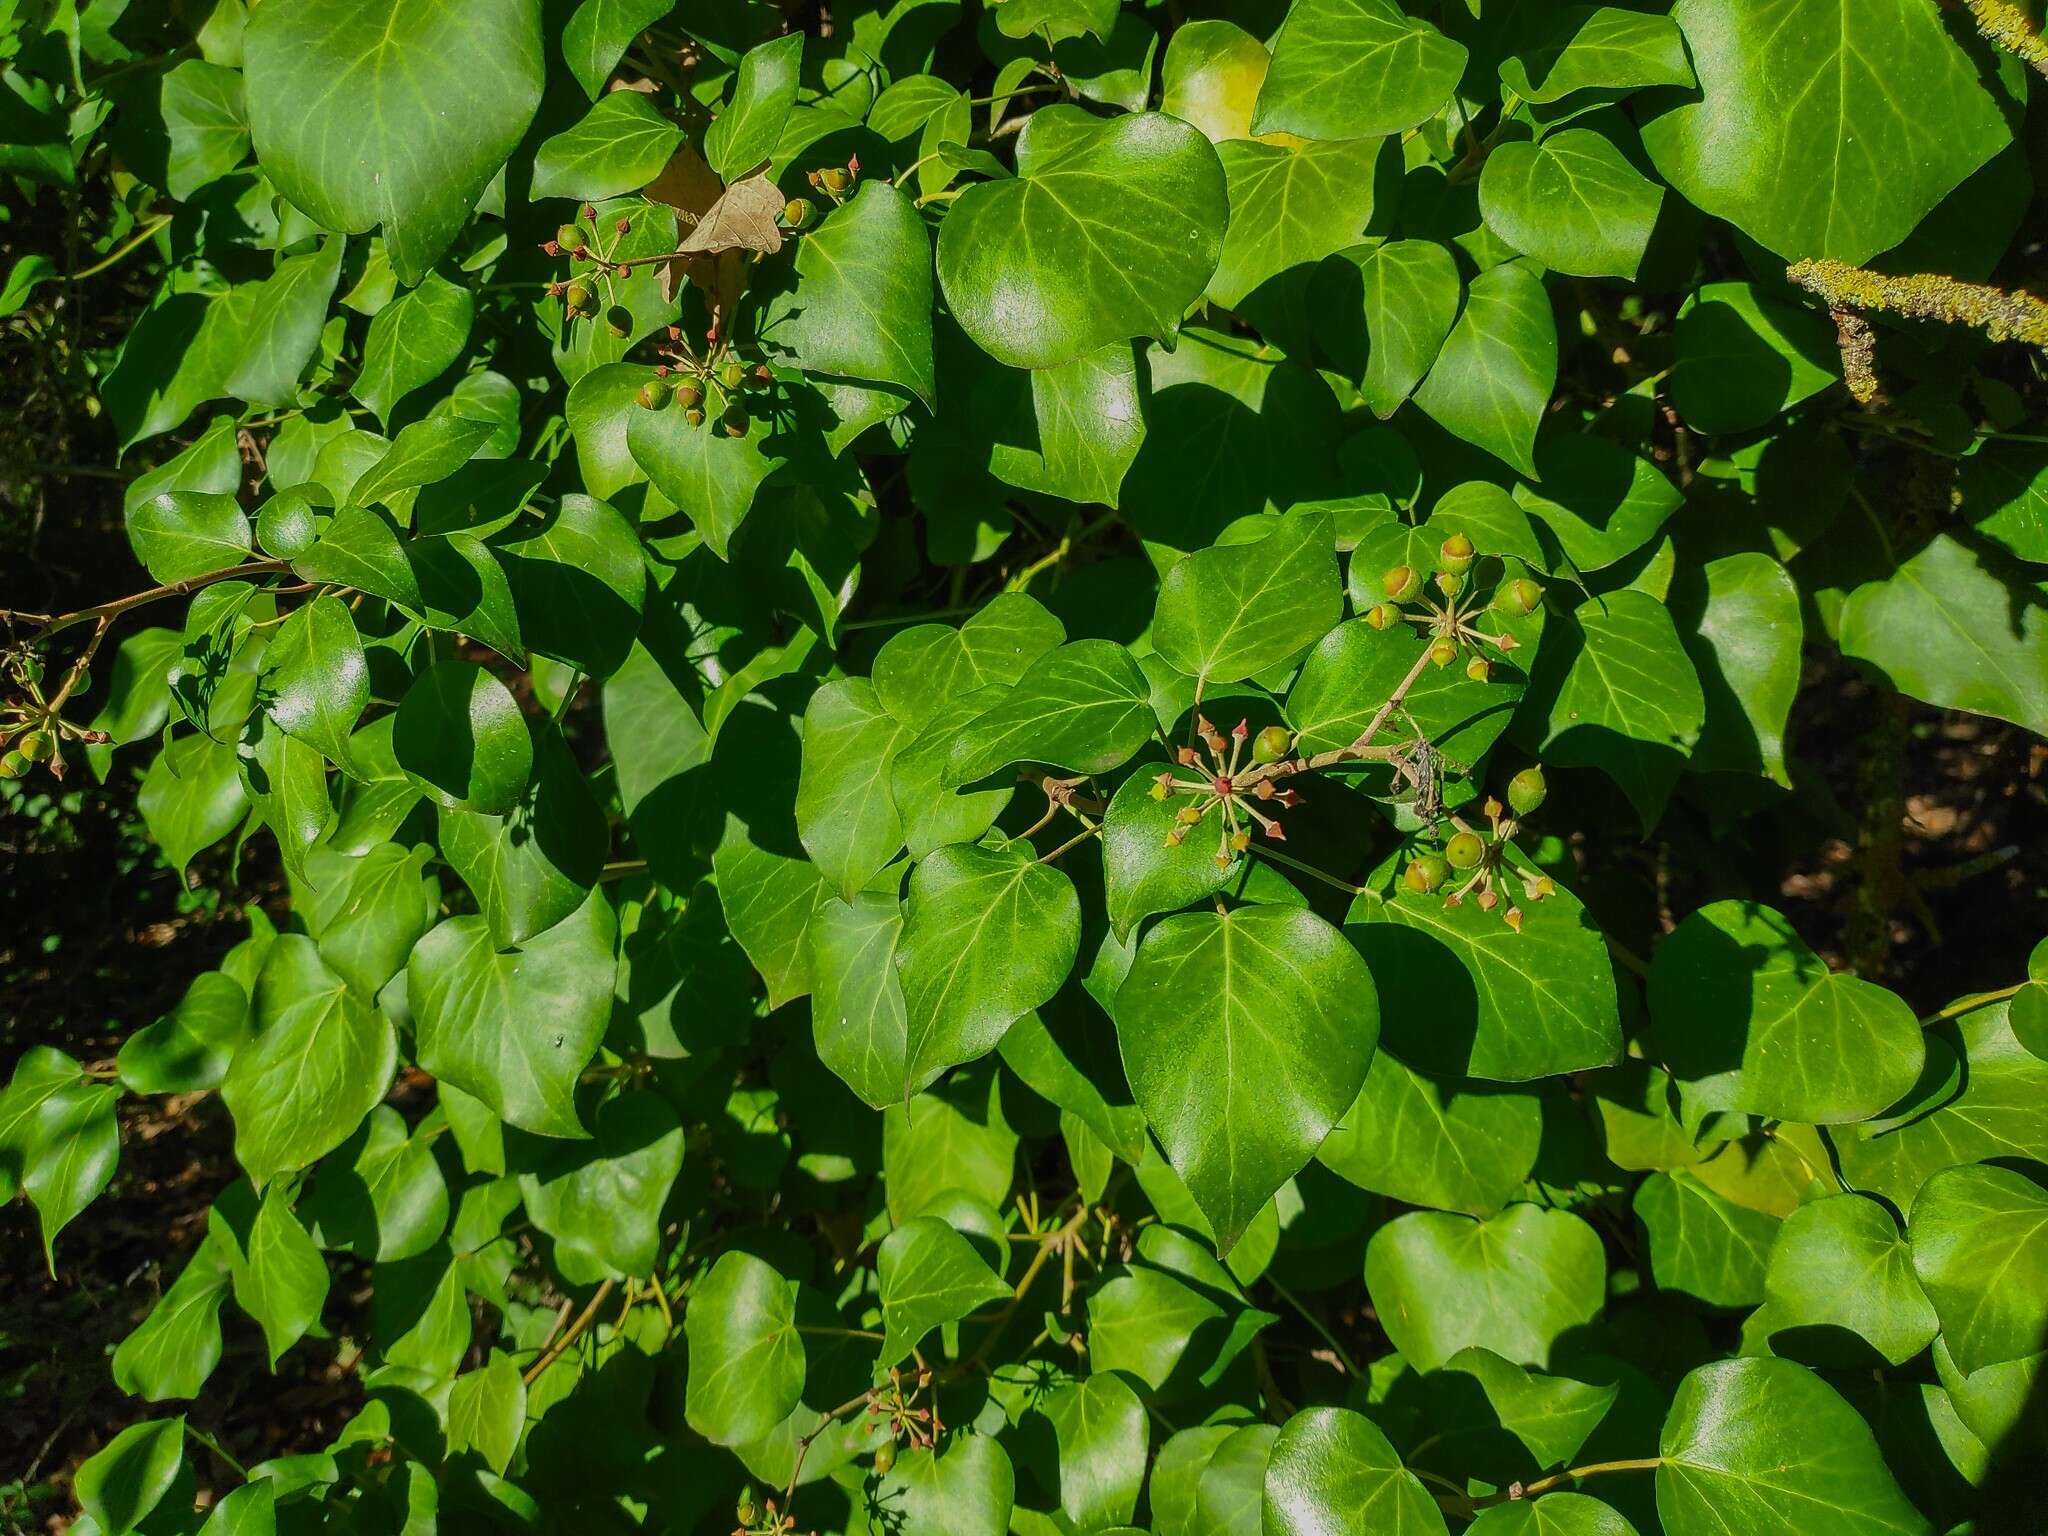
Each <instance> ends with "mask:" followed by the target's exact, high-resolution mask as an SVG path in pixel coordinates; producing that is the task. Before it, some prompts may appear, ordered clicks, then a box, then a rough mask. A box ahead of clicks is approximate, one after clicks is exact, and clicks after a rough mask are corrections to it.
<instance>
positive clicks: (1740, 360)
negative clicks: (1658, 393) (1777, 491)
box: [1671, 283, 1842, 433]
mask: <svg viewBox="0 0 2048 1536" xmlns="http://www.w3.org/2000/svg"><path fill="white" fill-rule="evenodd" d="M1677 341H1678V356H1677V360H1676V362H1675V363H1674V364H1673V366H1672V370H1671V403H1672V405H1673V406H1674V407H1675V408H1676V409H1677V411H1678V414H1679V415H1681V416H1683V417H1684V418H1685V423H1686V425H1687V426H1689V427H1691V428H1692V429H1693V430H1694V431H1695V432H1707V433H1718V432H1744V431H1747V430H1749V429H1750V428H1751V427H1760V426H1762V425H1764V423H1766V422H1768V421H1770V420H1772V419H1774V418H1775V417H1776V416H1777V415H1778V414H1779V413H1780V412H1782V411H1786V410H1790V409H1791V408H1792V407H1793V406H1795V405H1797V404H1799V402H1800V401H1802V400H1806V399H1809V398H1811V397H1812V396H1814V395H1816V394H1818V393H1819V392H1820V391H1821V390H1823V389H1826V388H1827V387H1828V386H1829V385H1830V384H1833V383H1834V382H1835V381H1836V380H1837V379H1838V378H1840V377H1841V370H1842V365H1841V355H1840V353H1839V352H1837V351H1836V349H1835V332H1834V327H1833V326H1831V325H1829V324H1828V321H1827V317H1826V316H1825V315H1821V314H1816V313H1815V312H1814V311H1812V310H1810V309H1804V308H1801V307H1800V306H1799V305H1797V304H1788V303H1785V302H1784V301H1783V300H1780V299H1774V298H1771V297H1769V296H1767V295H1766V294H1765V293H1764V292H1763V291H1762V290H1761V289H1759V288H1757V287H1756V286H1754V285H1753V284H1750V283H1706V284H1704V285H1702V286H1701V287H1700V288H1699V289H1698V290H1696V291H1695V292H1694V293H1693V295H1692V296H1691V297H1690V298H1688V299H1687V300H1686V301H1685V303H1684V305H1683V306H1682V307H1681V308H1680V310H1679V312H1678V326H1677Z"/></svg>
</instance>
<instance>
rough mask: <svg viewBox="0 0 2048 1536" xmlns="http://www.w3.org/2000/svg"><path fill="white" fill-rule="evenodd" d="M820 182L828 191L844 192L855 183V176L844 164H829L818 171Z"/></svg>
mask: <svg viewBox="0 0 2048 1536" xmlns="http://www.w3.org/2000/svg"><path fill="white" fill-rule="evenodd" d="M818 182H819V184H820V185H821V186H823V187H824V189H825V190H826V191H827V192H844V191H845V190H846V189H847V188H848V187H850V186H852V185H853V177H852V176H850V175H848V174H847V170H846V167H845V166H843V165H828V166H826V167H825V168H824V169H823V170H822V171H820V172H818Z"/></svg>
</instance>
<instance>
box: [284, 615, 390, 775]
mask: <svg viewBox="0 0 2048 1536" xmlns="http://www.w3.org/2000/svg"><path fill="white" fill-rule="evenodd" d="M264 661H265V663H266V665H267V668H268V671H267V677H266V681H267V683H268V685H269V688H270V702H269V705H268V708H269V711H270V718H271V719H272V720H274V721H276V722H277V726H278V729H279V730H281V731H283V732H284V733H285V734H286V735H288V736H293V737H296V738H297V739H298V740H300V741H303V742H304V743H305V744H306V745H307V746H309V747H312V748H313V749H314V750H315V751H317V752H318V753H319V754H320V755H321V756H322V757H324V758H327V759H329V760H330V761H332V762H334V763H337V764H340V765H342V766H344V767H347V766H348V765H349V764H350V761H351V759H350V757H349V737H350V736H351V735H352V734H353V733H354V731H355V728H356V721H357V720H358V719H360V718H361V716H362V713H363V711H364V709H366V708H367V707H368V706H369V702H370V669H369V664H368V663H367V662H366V661H365V660H364V658H363V646H362V641H361V640H360V639H358V638H357V635H356V621H355V619H354V617H353V616H352V615H351V614H350V613H349V611H348V605H347V604H345V603H344V602H342V600H341V599H340V598H338V597H335V596H332V595H331V594H325V593H323V594H322V595H321V596H319V597H316V598H314V599H313V601H311V602H310V603H307V604H306V605H305V606H304V607H302V608H297V609H294V610H293V611H292V613H291V616H290V617H288V618H287V619H286V620H285V621H284V623H283V624H281V625H279V626H278V631H277V637H276V638H275V639H274V640H272V641H271V642H270V649H269V650H268V651H267V652H266V653H265V654H264Z"/></svg>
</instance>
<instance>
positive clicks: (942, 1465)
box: [875, 0, 1064, 1536]
mask: <svg viewBox="0 0 2048 1536" xmlns="http://www.w3.org/2000/svg"><path fill="white" fill-rule="evenodd" d="M1024 3H1026V0H1004V5H1003V8H1004V9H1005V10H1007V9H1010V8H1011V7H1016V6H1021V5H1022V4H1024ZM1056 3H1064V0H1056ZM999 14H1000V13H999ZM1016 1488H1017V1474H1016V1470H1015V1469H1014V1468H1013V1467H1012V1466H1011V1465H1010V1456H1009V1453H1008V1452H1007V1451H1005V1450H1004V1449H1003V1447H1002V1443H1001V1442H1000V1441H998V1440H997V1439H996V1438H995V1437H994V1436H993V1435H949V1436H947V1437H946V1449H945V1452H944V1454H940V1453H939V1452H937V1451H932V1450H921V1451H918V1450H912V1451H904V1452H902V1453H901V1454H900V1455H898V1456H897V1458H896V1466H895V1469H894V1470H893V1471H892V1472H890V1473H889V1475H888V1476H887V1477H885V1478H883V1479H882V1480H881V1486H880V1488H878V1489H877V1490H876V1494H875V1502H876V1503H877V1504H878V1505H879V1506H880V1507H881V1508H883V1509H885V1510H888V1511H889V1512H890V1515H891V1519H892V1525H893V1522H894V1521H895V1520H897V1519H900V1520H901V1524H900V1525H894V1526H893V1528H894V1530H895V1531H896V1532H897V1533H898V1536H1004V1533H1005V1532H1007V1531H1008V1530H1009V1529H1010V1514H1011V1509H1012V1506H1013V1504H1014V1502H1015V1499H1016Z"/></svg>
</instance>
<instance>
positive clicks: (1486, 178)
mask: <svg viewBox="0 0 2048 1536" xmlns="http://www.w3.org/2000/svg"><path fill="white" fill-rule="evenodd" d="M1663 203H1664V189H1663V188H1662V187H1660V186H1658V185H1657V184H1656V183H1655V182H1654V181H1651V180H1650V179H1649V178H1648V177H1647V176H1645V175H1643V173H1642V172H1641V171H1639V170H1637V169H1636V168H1635V167H1634V166H1633V165H1631V164H1629V162H1628V157H1627V156H1626V155H1624V154H1623V153H1622V151H1621V150H1620V149H1619V148H1617V147H1616V146H1615V143H1614V141H1613V139H1611V138H1610V137H1608V136H1607V134H1606V133H1603V132H1599V131H1596V130H1594V129H1592V128H1561V129H1559V130H1558V131H1557V132H1555V133H1551V134H1546V135H1545V136H1544V137H1543V138H1542V139H1540V140H1538V141H1536V142H1535V143H1521V142H1517V143H1509V144H1502V145H1501V146H1499V147H1498V148H1497V149H1495V150H1494V152H1493V153H1492V154H1490V155H1488V156H1487V157H1486V169H1485V171H1484V172H1483V173H1482V174H1481V176H1480V178H1479V207H1480V211H1481V212H1482V213H1483V214H1484V216H1485V218H1486V224H1487V227H1488V228H1489V229H1491V230H1492V231H1493V232H1494V233H1495V234H1496V235H1498V236H1500V238H1501V239H1503V240H1505V241H1506V242H1507V243H1508V244H1509V245H1511V246H1513V247H1514V248H1515V249H1516V250H1518V251H1524V252H1526V253H1527V254H1529V255H1531V256H1534V257H1535V258H1536V259H1537V260H1538V261H1540V262H1542V263H1543V264H1544V265H1545V266H1547V267H1551V268H1553V269H1554V270H1556V271H1559V272H1571V273H1576V274H1578V275H1579V276H1581V277H1622V278H1628V279H1630V280H1631V281H1633V280H1634V278H1635V275H1636V269H1637V268H1638V267H1640V266H1641V265H1642V260H1643V253H1644V251H1645V250H1646V249H1648V247H1649V244H1650V235H1651V233H1652V231H1654V230H1655V228H1656V225H1657V214H1658V210H1659V209H1660V208H1662V206H1663Z"/></svg>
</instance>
